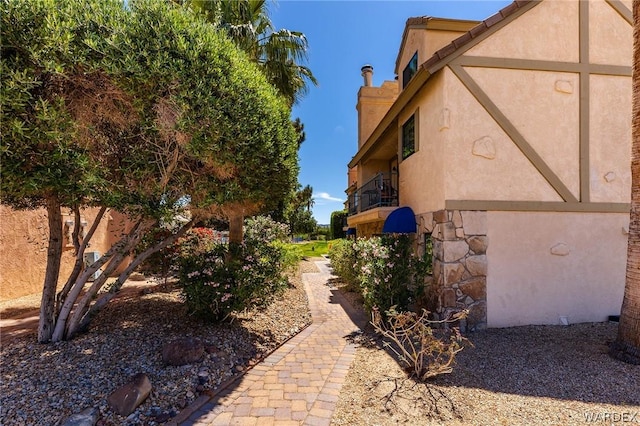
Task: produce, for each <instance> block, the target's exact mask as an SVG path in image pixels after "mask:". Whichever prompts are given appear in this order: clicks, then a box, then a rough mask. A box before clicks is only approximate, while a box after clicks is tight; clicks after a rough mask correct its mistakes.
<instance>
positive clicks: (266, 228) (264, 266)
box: [177, 217, 299, 320]
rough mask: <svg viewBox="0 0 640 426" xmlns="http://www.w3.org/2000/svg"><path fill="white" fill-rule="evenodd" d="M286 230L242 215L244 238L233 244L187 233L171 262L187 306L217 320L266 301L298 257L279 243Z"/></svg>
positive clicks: (282, 284)
mask: <svg viewBox="0 0 640 426" xmlns="http://www.w3.org/2000/svg"><path fill="white" fill-rule="evenodd" d="M287 234H288V229H287V227H286V225H284V226H283V225H282V224H280V223H277V222H274V221H273V220H271V219H270V218H264V217H258V218H253V219H248V220H247V221H246V225H245V238H244V241H243V243H242V244H241V245H239V246H231V247H229V246H227V245H222V244H215V243H211V244H210V242H209V241H208V237H209V234H208V233H207V232H205V231H198V232H196V233H194V234H190V235H189V237H188V238H187V239H185V241H184V245H181V250H180V256H179V258H178V262H177V266H178V277H179V282H180V285H181V286H182V293H183V296H184V298H185V301H186V303H187V306H188V308H189V310H190V312H191V313H192V314H193V315H196V316H199V317H202V318H209V319H213V320H221V319H224V318H226V317H227V316H228V315H229V314H231V313H232V312H237V311H240V310H243V309H246V308H250V307H253V306H256V305H261V304H264V303H267V302H268V301H269V300H270V299H271V298H272V297H273V296H274V295H276V294H277V293H278V292H280V291H282V290H283V289H285V288H286V286H287V277H286V274H285V273H286V271H287V270H288V269H289V268H291V267H293V266H295V265H297V263H298V261H299V257H296V256H295V255H293V254H291V253H289V252H288V251H287V249H286V248H285V244H284V242H283V241H282V238H286V235H287ZM211 235H212V234H211Z"/></svg>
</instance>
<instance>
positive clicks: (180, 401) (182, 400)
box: [176, 398, 187, 410]
mask: <svg viewBox="0 0 640 426" xmlns="http://www.w3.org/2000/svg"><path fill="white" fill-rule="evenodd" d="M176 405H177V406H178V408H179V409H181V410H182V409H183V408H184V407H186V406H187V400H186V399H185V398H178V399H177V400H176Z"/></svg>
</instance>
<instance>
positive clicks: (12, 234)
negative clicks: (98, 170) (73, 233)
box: [0, 205, 125, 300]
mask: <svg viewBox="0 0 640 426" xmlns="http://www.w3.org/2000/svg"><path fill="white" fill-rule="evenodd" d="M97 211H98V209H90V210H87V211H84V212H83V214H82V218H83V219H85V220H86V221H87V223H88V225H89V226H91V223H92V221H93V218H94V217H95V215H96V213H97ZM105 216H106V218H105V219H103V220H102V221H101V224H100V225H99V227H98V229H97V231H96V234H95V236H94V238H93V239H92V245H91V247H89V248H88V249H87V251H97V252H99V253H100V254H102V253H104V252H105V251H106V250H108V248H109V247H110V246H111V243H112V242H113V238H115V237H116V234H118V232H117V228H118V227H119V226H120V224H121V223H122V224H124V223H125V222H124V221H123V220H122V219H123V218H121V217H120V215H118V214H115V213H114V214H112V215H108V214H107V215H105ZM109 219H111V220H109ZM66 220H73V216H69V215H64V216H63V222H64V221H66ZM60 226H63V224H60ZM87 229H88V228H87ZM48 239H49V227H48V224H47V214H46V211H45V210H44V209H39V210H35V211H15V210H13V209H11V208H9V207H7V206H2V205H0V300H8V299H13V298H16V297H20V296H25V295H28V294H33V293H39V292H41V291H42V283H43V280H44V273H45V269H46V262H47V244H48ZM64 244H65V249H64V253H63V256H62V264H61V273H60V276H61V277H62V280H63V279H64V277H65V276H67V275H68V274H69V273H70V272H71V269H72V268H73V264H74V262H75V257H74V255H73V248H72V246H71V245H69V244H68V241H67V240H66V238H65V243H64ZM63 283H64V281H63V282H62V283H61V284H63Z"/></svg>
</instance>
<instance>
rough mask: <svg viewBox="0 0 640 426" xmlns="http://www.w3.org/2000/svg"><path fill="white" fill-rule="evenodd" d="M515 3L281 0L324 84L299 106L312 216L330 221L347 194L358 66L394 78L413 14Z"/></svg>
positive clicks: (450, 13)
mask: <svg viewBox="0 0 640 426" xmlns="http://www.w3.org/2000/svg"><path fill="white" fill-rule="evenodd" d="M510 3H511V1H508V0H503V1H483V0H476V1H456V0H448V1H434V0H421V1H372V0H362V1H355V0H352V1H326V0H325V1H321V0H315V1H308V0H280V1H278V2H277V3H276V4H272V5H271V8H270V14H271V20H272V22H273V23H274V26H275V27H276V28H277V29H280V28H286V29H288V30H292V31H301V32H302V33H304V34H305V35H306V37H307V40H308V42H309V62H308V63H307V65H308V66H309V67H310V68H311V70H312V72H313V73H314V75H315V76H316V78H317V79H318V83H319V84H318V86H317V87H311V90H310V91H309V94H308V95H307V96H306V97H305V98H304V99H303V100H302V101H301V102H300V103H299V104H298V105H296V106H295V107H294V110H293V118H295V117H300V119H301V120H302V122H303V123H304V126H305V132H306V135H307V139H306V141H305V142H304V144H303V145H302V148H301V149H300V176H299V180H300V183H301V184H302V185H303V186H304V185H311V186H312V187H313V190H314V199H315V206H314V208H313V215H314V217H315V218H316V220H317V221H318V223H320V224H328V223H329V221H330V217H331V212H333V211H335V210H341V209H342V208H343V201H344V199H345V197H346V195H345V193H344V190H345V189H346V187H347V163H348V162H349V161H350V160H351V157H352V156H353V155H354V154H355V153H356V149H357V145H358V139H357V138H358V122H357V120H358V116H357V111H356V108H355V107H356V100H357V99H356V96H357V93H358V90H359V88H360V86H361V85H362V82H363V79H362V76H361V75H360V68H361V67H362V66H363V65H365V64H371V65H372V66H373V68H374V74H373V84H374V85H375V86H380V85H381V84H382V82H383V81H384V80H393V79H394V78H395V74H394V67H395V61H396V56H397V54H398V49H399V47H400V41H401V38H402V32H403V31H404V25H405V22H406V20H407V19H408V18H411V17H416V16H434V17H439V18H457V19H472V20H482V19H486V18H488V17H489V16H491V15H493V14H494V13H495V12H497V11H498V10H500V9H501V8H503V7H505V6H507V5H508V4H510Z"/></svg>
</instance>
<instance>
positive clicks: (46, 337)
mask: <svg viewBox="0 0 640 426" xmlns="http://www.w3.org/2000/svg"><path fill="white" fill-rule="evenodd" d="M47 218H48V223H49V246H48V248H47V269H46V272H45V276H44V284H43V288H42V300H41V302H40V322H39V324H38V342H40V343H46V342H49V341H50V340H51V336H52V335H53V327H54V324H55V314H56V312H55V296H56V289H57V287H58V277H59V276H60V260H61V258H62V213H61V211H60V202H59V201H58V199H57V197H50V198H49V199H47Z"/></svg>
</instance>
